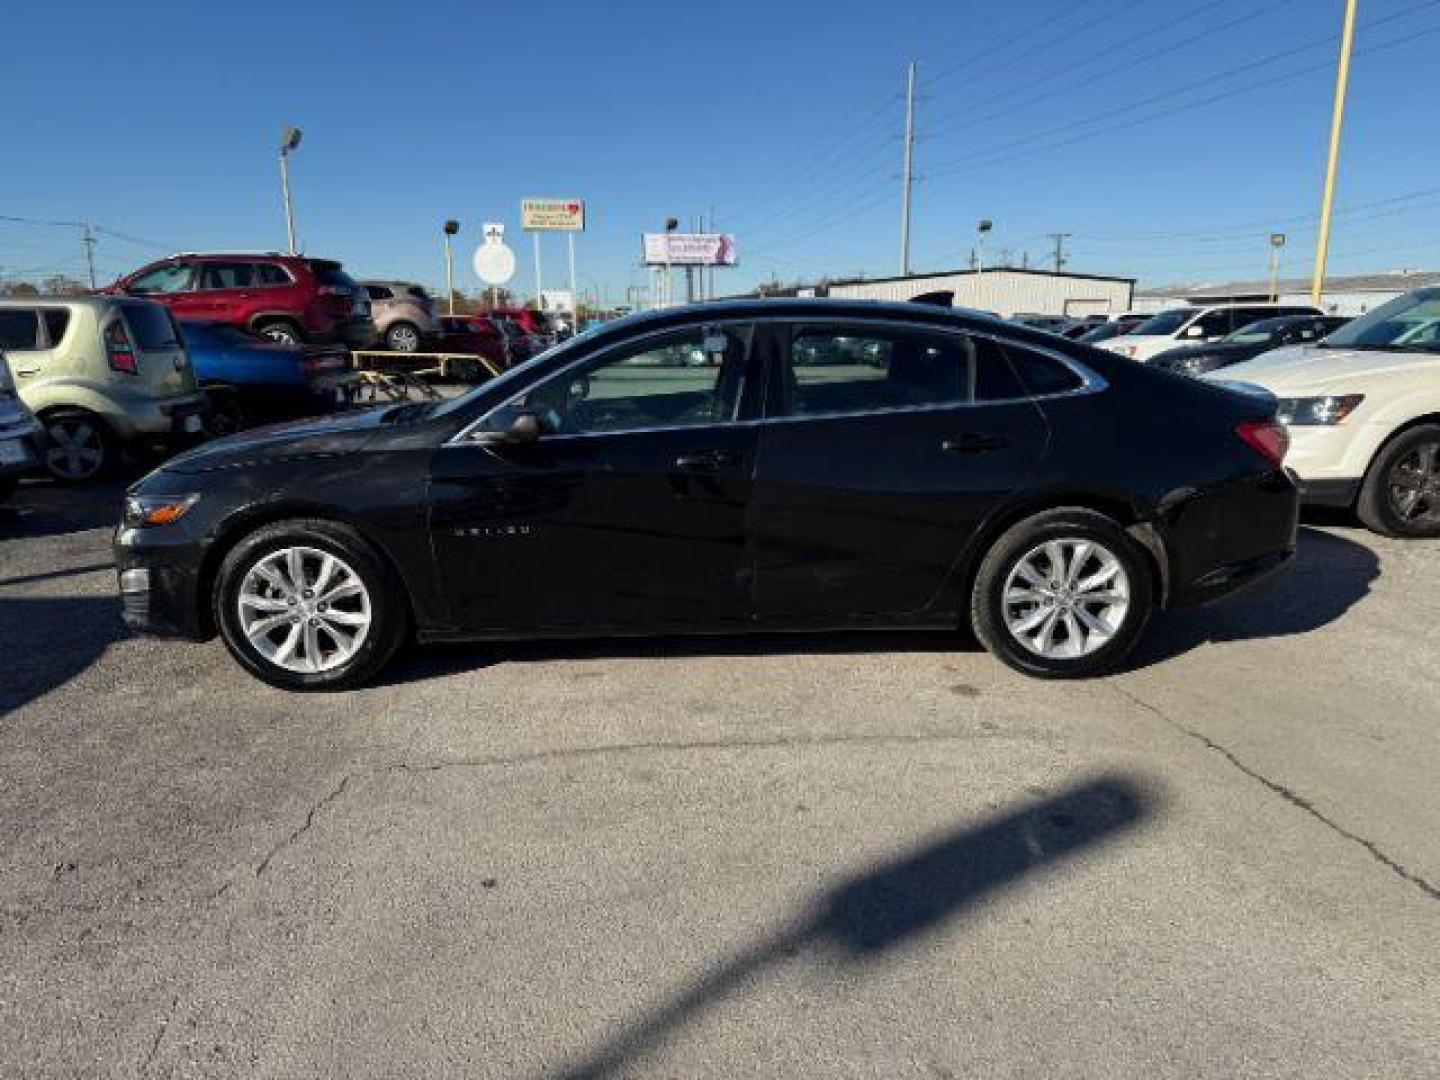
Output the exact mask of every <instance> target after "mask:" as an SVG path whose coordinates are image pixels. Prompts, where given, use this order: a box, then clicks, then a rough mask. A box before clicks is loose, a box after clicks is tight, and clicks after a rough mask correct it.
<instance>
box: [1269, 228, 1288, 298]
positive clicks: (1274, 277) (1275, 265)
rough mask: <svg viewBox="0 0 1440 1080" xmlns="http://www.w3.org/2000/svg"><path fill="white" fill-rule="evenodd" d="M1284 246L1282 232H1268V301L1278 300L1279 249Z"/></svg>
mask: <svg viewBox="0 0 1440 1080" xmlns="http://www.w3.org/2000/svg"><path fill="white" fill-rule="evenodd" d="M1284 246H1285V234H1284V233H1283V232H1277V233H1271V234H1270V302H1271V303H1272V304H1278V303H1279V302H1280V249H1281V248H1283V247H1284Z"/></svg>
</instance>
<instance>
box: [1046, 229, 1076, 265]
mask: <svg viewBox="0 0 1440 1080" xmlns="http://www.w3.org/2000/svg"><path fill="white" fill-rule="evenodd" d="M1046 235H1047V236H1049V237H1050V239H1051V240H1054V241H1055V273H1057V274H1058V273H1060V271H1061V270H1064V269H1065V264H1066V263H1067V262H1069V261H1070V260H1069V259H1067V258H1065V241H1066V240H1069V239H1070V237H1072V236H1074V235H1075V234H1074V233H1068V232H1052V233H1047V234H1046Z"/></svg>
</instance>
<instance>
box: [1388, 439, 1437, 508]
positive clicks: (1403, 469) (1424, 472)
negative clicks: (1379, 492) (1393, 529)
mask: <svg viewBox="0 0 1440 1080" xmlns="http://www.w3.org/2000/svg"><path fill="white" fill-rule="evenodd" d="M1387 487H1388V488H1389V490H1390V505H1391V507H1392V508H1393V509H1394V511H1395V513H1396V515H1397V516H1398V517H1399V518H1400V520H1401V521H1403V522H1405V523H1406V524H1407V525H1416V524H1422V523H1424V524H1428V523H1432V522H1440V442H1425V443H1421V444H1420V445H1419V446H1416V447H1415V448H1414V449H1412V450H1411V451H1410V452H1409V453H1407V454H1405V455H1404V456H1403V457H1401V458H1400V459H1399V460H1398V461H1396V462H1395V464H1394V465H1393V466H1392V467H1391V469H1390V477H1389V483H1388V485H1387Z"/></svg>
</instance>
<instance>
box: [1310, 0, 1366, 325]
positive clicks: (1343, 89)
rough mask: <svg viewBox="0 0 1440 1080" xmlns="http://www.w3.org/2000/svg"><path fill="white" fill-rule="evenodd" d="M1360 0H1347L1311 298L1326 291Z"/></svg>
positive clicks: (1314, 301) (1317, 300)
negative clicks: (1326, 271)
mask: <svg viewBox="0 0 1440 1080" xmlns="http://www.w3.org/2000/svg"><path fill="white" fill-rule="evenodd" d="M1355 8H1356V0H1345V29H1344V30H1343V31H1342V33H1341V35H1340V64H1339V67H1338V69H1337V70H1336V73H1335V113H1334V116H1333V117H1332V118H1331V120H1330V156H1329V159H1328V160H1327V161H1326V163H1325V195H1324V197H1323V198H1322V199H1321V201H1320V239H1319V241H1318V242H1317V243H1316V245H1315V277H1314V280H1312V281H1311V282H1310V302H1311V303H1312V304H1314V305H1315V306H1316V307H1319V306H1320V301H1321V299H1322V298H1323V297H1324V295H1325V264H1326V262H1327V261H1328V260H1329V258H1330V214H1331V211H1332V210H1334V208H1335V175H1336V173H1337V172H1338V171H1339V168H1340V134H1341V132H1342V131H1343V130H1344V127H1345V97H1346V94H1347V92H1348V91H1349V87H1350V55H1351V53H1352V52H1353V51H1354V48H1355Z"/></svg>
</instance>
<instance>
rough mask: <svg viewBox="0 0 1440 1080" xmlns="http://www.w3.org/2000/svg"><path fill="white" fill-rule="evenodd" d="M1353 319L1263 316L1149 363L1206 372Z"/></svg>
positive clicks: (1306, 340) (1191, 372)
mask: <svg viewBox="0 0 1440 1080" xmlns="http://www.w3.org/2000/svg"><path fill="white" fill-rule="evenodd" d="M1349 321H1350V320H1349V319H1342V318H1339V317H1337V316H1332V315H1285V316H1282V317H1280V318H1276V319H1261V320H1260V321H1259V322H1255V323H1251V324H1250V325H1249V326H1243V327H1241V328H1240V329H1239V330H1236V331H1235V332H1234V333H1232V334H1229V335H1227V336H1225V337H1223V338H1221V339H1220V340H1218V341H1212V342H1210V343H1209V344H1208V345H1184V346H1181V347H1180V348H1178V349H1166V350H1165V351H1164V352H1162V353H1156V354H1155V355H1154V356H1152V357H1151V358H1150V361H1149V363H1150V365H1151V366H1152V367H1157V368H1160V369H1161V370H1162V371H1173V372H1175V373H1176V374H1178V375H1204V374H1205V373H1206V372H1209V371H1219V370H1220V369H1221V368H1226V367H1229V366H1230V365H1232V364H1238V363H1241V362H1242V361H1245V360H1253V359H1254V358H1255V357H1257V356H1259V355H1260V354H1261V353H1265V352H1269V351H1270V350H1271V349H1279V348H1283V347H1284V346H1286V345H1306V344H1310V343H1311V342H1316V341H1319V340H1320V339H1321V338H1323V337H1325V336H1327V335H1328V334H1331V333H1333V332H1334V331H1336V330H1338V329H1340V327H1342V326H1344V325H1345V324H1346V323H1347V322H1349Z"/></svg>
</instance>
